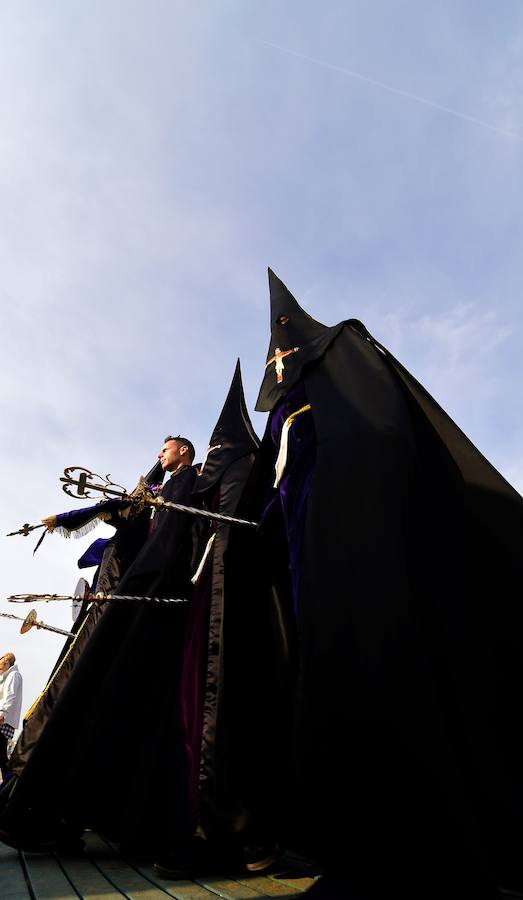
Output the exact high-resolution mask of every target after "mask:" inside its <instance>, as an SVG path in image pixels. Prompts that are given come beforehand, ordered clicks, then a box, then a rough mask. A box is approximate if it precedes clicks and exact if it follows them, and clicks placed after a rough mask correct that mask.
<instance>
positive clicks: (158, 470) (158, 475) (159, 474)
mask: <svg viewBox="0 0 523 900" xmlns="http://www.w3.org/2000/svg"><path fill="white" fill-rule="evenodd" d="M164 476H165V472H164V471H163V468H162V464H161V462H160V460H159V459H158V460H157V461H156V462H155V464H154V466H153V467H152V469H151V470H150V471H149V472H147V475H144V481H145V483H146V484H149V485H151V484H161V483H162V481H163V479H164Z"/></svg>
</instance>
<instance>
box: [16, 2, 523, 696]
mask: <svg viewBox="0 0 523 900" xmlns="http://www.w3.org/2000/svg"><path fill="white" fill-rule="evenodd" d="M522 50H523V9H522V7H521V4H520V3H519V2H510V0H505V2H504V3H503V4H502V5H501V6H500V5H498V6H496V7H495V6H494V5H493V4H491V3H487V2H486V0H474V2H472V0H466V2H465V0H461V2H460V0H452V2H451V0H441V2H440V3H438V4H429V3H420V2H419V0H417V2H415V0H403V2H400V0H398V2H395V0H331V2H329V3H321V4H320V3H319V2H311V0H299V2H298V0H287V2H281V0H280V2H274V0H265V2H263V3H260V2H257V0H208V2H202V3H194V4H187V3H179V2H175V0H171V2H167V0H156V2H148V3H145V2H132V0H125V2H124V0H109V2H107V0H104V2H100V0H91V2H90V3H88V4H86V3H80V2H71V0H62V2H59V0H48V2H46V3H45V4H41V3H39V2H36V0H25V2H24V3H23V4H20V3H18V2H14V0H12V2H9V0H5V2H4V3H2V6H1V9H0V110H1V121H2V129H1V134H0V209H1V210H2V215H1V216H0V273H1V274H0V298H1V302H2V310H3V325H4V328H3V342H2V343H3V347H2V350H3V352H2V385H1V388H0V402H1V406H2V425H3V427H2V442H1V445H0V455H1V462H2V471H3V477H2V487H3V491H4V503H3V504H2V523H1V528H2V531H1V533H3V534H5V532H7V531H10V530H13V529H14V528H15V527H19V525H21V524H22V523H23V522H25V521H35V522H36V521H38V520H39V519H40V518H41V517H42V516H43V515H47V514H49V513H51V512H57V511H63V510H64V509H69V508H71V507H72V506H73V505H74V501H72V500H69V499H68V498H67V497H66V496H65V495H64V494H62V493H61V491H60V487H59V483H58V476H59V475H60V474H61V472H62V470H63V468H64V467H65V466H66V465H73V464H78V465H86V466H88V467H90V468H92V469H94V470H95V471H101V472H103V473H105V472H110V473H112V475H113V476H114V477H115V479H116V480H117V481H120V482H121V483H124V484H127V485H129V486H132V485H133V484H134V483H135V482H136V479H137V477H138V475H139V474H141V473H143V472H144V471H146V470H147V469H148V468H149V467H150V465H151V463H152V461H153V459H154V457H155V455H156V453H157V450H158V448H159V446H160V445H161V443H162V439H163V437H164V435H165V434H167V433H168V432H173V431H181V432H182V433H186V434H187V435H188V436H189V437H192V438H193V439H194V442H195V444H196V445H197V448H198V451H199V455H200V456H202V455H203V453H204V451H205V448H206V446H207V439H208V437H209V435H210V433H211V430H212V428H213V426H214V423H215V421H216V418H217V415H218V413H219V411H220V409H221V405H222V403H223V400H224V398H225V394H226V391H227V388H228V385H229V381H230V378H231V376H232V372H233V369H234V364H235V360H236V357H237V356H240V357H241V361H242V368H243V375H244V382H245V390H246V397H247V403H248V406H249V409H250V410H251V411H252V409H253V407H254V403H255V400H256V395H257V391H258V387H259V384H260V381H261V378H262V375H263V366H264V362H265V354H266V350H267V346H268V340H269V331H268V291H267V275H266V270H267V266H268V265H270V266H271V267H272V268H273V269H274V270H275V271H276V273H277V274H278V275H279V276H280V277H281V278H282V279H283V281H285V282H286V283H287V285H288V287H289V288H290V290H291V291H293V293H295V295H296V297H297V299H298V300H299V301H300V302H301V303H302V304H303V306H304V307H305V308H306V309H307V310H308V311H309V312H310V313H311V314H312V315H313V316H314V317H315V318H317V319H319V320H320V321H322V322H324V323H326V324H334V323H335V322H338V321H340V320H342V319H345V318H349V317H357V318H360V319H362V320H363V321H364V322H365V324H366V325H367V327H368V328H369V329H370V330H371V331H372V332H373V333H374V334H375V335H376V337H377V338H379V339H380V340H381V341H382V342H383V343H384V344H385V345H386V346H388V347H389V348H390V349H391V350H392V351H393V352H394V353H395V355H397V356H398V357H399V358H400V359H401V361H402V362H403V363H404V364H405V365H406V366H407V367H408V368H409V369H410V370H411V371H412V372H413V374H415V375H416V377H418V378H419V379H420V380H421V381H422V382H423V384H424V385H425V386H426V387H427V388H428V390H429V391H430V392H431V393H432V394H433V395H434V396H435V397H436V399H437V400H438V401H439V402H440V403H441V404H442V405H443V406H444V407H445V408H446V409H447V411H448V412H449V413H450V414H451V415H452V416H453V418H454V419H455V420H456V421H457V422H458V424H459V425H460V426H461V427H462V428H463V429H464V430H465V432H466V433H467V434H468V435H469V437H470V438H471V439H472V440H473V441H474V443H476V445H477V446H478V447H479V448H480V449H481V450H482V451H483V452H484V453H485V455H486V456H487V457H488V458H489V459H490V460H491V461H492V462H493V463H494V465H495V466H496V467H497V468H498V469H499V470H500V471H501V472H502V473H503V474H504V475H505V477H507V478H508V479H509V480H510V481H511V482H512V483H513V484H514V485H515V486H516V487H517V488H518V489H519V490H522V489H523V450H522V447H523V416H522V412H523V400H522V392H521V381H522V377H521V376H522V369H523V363H522V350H521V347H522V344H523V340H522V339H523V334H522V320H523V312H522V303H521V284H522V281H523V279H522V274H523V272H522V269H523V262H522V259H523V254H522V252H521V245H522V236H523V229H522V223H521V197H522V196H523V172H522V160H523V109H522V103H523V101H522V97H523V63H522V61H521V60H522V59H523V53H522ZM252 417H253V423H254V426H255V428H256V430H257V431H258V433H261V432H262V431H263V427H264V422H265V417H264V416H263V415H260V414H257V413H253V416H252ZM102 533H103V530H100V531H99V532H97V533H95V534H94V535H93V537H94V536H98V535H101V534H102ZM88 542H89V538H88V537H86V538H84V539H82V540H80V541H74V540H70V541H63V540H62V539H60V538H59V537H57V536H52V537H48V538H47V539H46V541H45V542H44V544H43V546H42V548H41V549H40V551H39V552H38V554H37V556H36V557H35V558H34V559H33V558H32V556H31V550H32V545H33V543H34V541H33V539H32V538H27V539H24V538H9V539H7V538H3V539H1V553H2V566H1V576H0V577H1V582H0V585H1V592H0V597H5V596H7V594H10V593H19V592H22V591H30V590H33V591H46V590H47V591H58V592H69V591H71V589H72V588H73V587H74V585H75V583H76V580H77V577H78V572H77V570H76V568H75V565H76V559H77V557H78V556H79V555H80V553H81V552H82V551H83V549H84V548H85V546H87V544H88ZM0 610H2V611H9V612H13V611H14V612H16V611H17V610H16V608H15V607H13V606H12V605H10V604H7V602H6V601H5V600H0ZM39 613H40V615H41V617H43V618H47V620H48V621H49V622H52V623H54V624H57V625H64V624H67V622H68V621H69V615H70V611H69V607H68V606H67V608H65V607H64V608H61V609H60V608H58V607H57V606H55V607H51V605H48V606H45V607H42V608H40V609H39ZM0 634H1V637H2V641H1V643H2V647H1V648H0V649H1V650H2V652H3V651H4V650H5V649H11V648H12V649H14V651H15V652H16V653H18V656H19V659H20V664H21V668H22V670H23V671H24V673H25V675H26V701H27V704H29V703H30V702H31V700H32V699H33V696H34V694H35V693H36V692H37V691H38V689H39V688H40V686H41V685H42V683H43V681H44V680H45V677H46V675H47V673H48V670H49V668H50V667H51V665H52V662H53V661H54V658H55V656H56V654H57V652H58V649H59V646H60V639H59V638H58V637H56V636H54V635H50V634H42V633H41V632H39V633H36V632H34V631H33V632H31V633H30V634H29V635H27V636H25V637H21V636H19V635H18V631H17V629H16V627H15V624H14V623H12V622H9V621H7V620H2V622H1V623H0ZM27 704H26V705H27Z"/></svg>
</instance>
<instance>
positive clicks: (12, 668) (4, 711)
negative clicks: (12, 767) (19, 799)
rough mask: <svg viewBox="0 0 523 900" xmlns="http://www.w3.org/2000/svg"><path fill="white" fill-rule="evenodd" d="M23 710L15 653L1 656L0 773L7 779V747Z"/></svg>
mask: <svg viewBox="0 0 523 900" xmlns="http://www.w3.org/2000/svg"><path fill="white" fill-rule="evenodd" d="M21 710H22V676H21V674H20V672H19V671H18V666H17V665H16V660H15V656H14V653H4V655H3V656H0V771H1V773H2V781H5V780H6V777H7V767H8V763H7V745H8V743H9V741H10V740H12V738H13V736H14V733H15V731H16V729H17V728H18V723H19V722H20V712H21Z"/></svg>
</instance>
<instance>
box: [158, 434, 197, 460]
mask: <svg viewBox="0 0 523 900" xmlns="http://www.w3.org/2000/svg"><path fill="white" fill-rule="evenodd" d="M167 441H176V443H177V444H178V445H179V446H180V447H187V449H188V451H189V462H190V463H192V461H193V459H194V456H195V450H194V447H193V445H192V444H191V442H190V440H189V439H188V438H184V437H182V436H181V434H177V435H173V434H168V435H167V437H166V438H165V440H164V444H166V443H167Z"/></svg>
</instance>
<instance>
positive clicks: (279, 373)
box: [265, 347, 300, 384]
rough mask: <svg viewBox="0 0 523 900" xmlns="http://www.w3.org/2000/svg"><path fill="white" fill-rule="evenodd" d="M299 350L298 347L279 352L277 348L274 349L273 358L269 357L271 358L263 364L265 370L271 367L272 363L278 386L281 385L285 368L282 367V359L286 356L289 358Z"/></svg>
mask: <svg viewBox="0 0 523 900" xmlns="http://www.w3.org/2000/svg"><path fill="white" fill-rule="evenodd" d="M299 349H300V348H299V347H293V348H292V350H280V348H279V347H276V350H275V351H274V356H271V358H270V359H269V360H268V362H267V363H266V364H265V368H267V367H268V366H270V365H271V363H274V368H275V370H276V381H277V382H278V384H281V383H282V381H283V370H284V368H285V366H284V365H283V360H284V358H285V357H286V356H289V355H290V354H291V353H296V351H297V350H299Z"/></svg>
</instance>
